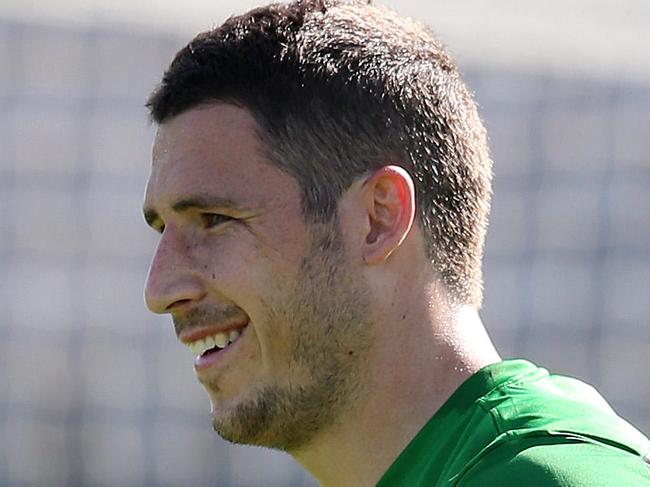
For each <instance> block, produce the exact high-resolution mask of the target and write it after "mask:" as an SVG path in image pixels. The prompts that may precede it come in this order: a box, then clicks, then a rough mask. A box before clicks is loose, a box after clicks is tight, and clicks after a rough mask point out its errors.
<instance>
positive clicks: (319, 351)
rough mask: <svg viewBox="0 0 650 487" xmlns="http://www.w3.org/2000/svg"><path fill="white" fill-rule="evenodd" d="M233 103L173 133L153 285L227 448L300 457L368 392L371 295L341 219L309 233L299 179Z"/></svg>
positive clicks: (164, 147) (158, 180)
mask: <svg viewBox="0 0 650 487" xmlns="http://www.w3.org/2000/svg"><path fill="white" fill-rule="evenodd" d="M255 129H256V125H255V121H254V119H253V118H252V117H251V116H250V115H249V113H248V112H247V111H246V110H243V109H240V108H237V107H234V106H232V105H227V104H218V105H211V106H209V107H202V108H200V109H194V110H190V111H188V112H185V113H183V114H180V115H178V116H177V117H175V118H173V119H172V120H170V121H168V122H165V123H164V124H162V125H161V126H160V127H159V129H158V132H157V135H156V139H155V142H154V148H153V164H152V170H151V175H150V178H149V182H148V186H147V193H146V198H145V205H144V208H145V218H146V219H147V221H148V222H149V224H150V225H151V226H152V227H153V228H154V229H156V230H158V231H159V232H161V237H160V241H159V243H158V247H157V249H156V253H155V255H154V257H153V261H152V263H151V268H150V272H149V278H148V281H147V286H146V292H145V295H146V300H147V305H148V306H149V308H150V309H151V310H152V311H154V312H157V313H170V314H171V315H172V318H173V321H174V325H175V330H176V334H177V336H178V338H179V340H180V341H181V342H182V343H184V344H186V345H187V346H188V349H191V352H192V355H194V356H195V358H194V367H195V370H196V373H197V377H198V379H199V381H200V382H201V384H202V385H203V386H204V387H205V389H206V391H207V393H208V395H209V397H210V400H211V404H212V416H213V425H214V427H215V429H216V430H217V432H218V433H219V434H220V435H221V436H223V437H224V438H225V439H227V440H230V441H233V442H238V443H247V444H256V445H263V446H269V447H273V448H279V449H283V450H287V451H292V450H296V449H299V448H300V447H302V446H304V445H305V444H307V443H308V442H309V441H310V440H312V439H313V438H314V437H315V435H317V434H318V433H319V432H321V431H323V430H324V429H325V428H327V427H329V426H332V425H334V424H335V423H336V422H337V420H338V419H340V418H341V417H342V415H343V414H345V412H346V411H347V410H349V409H350V408H351V407H353V405H354V404H356V403H357V402H358V401H359V398H360V397H361V395H362V394H363V391H362V388H363V384H364V369H363V365H364V362H365V360H364V358H366V357H367V352H368V344H369V343H370V341H371V337H370V335H371V332H372V329H371V325H370V323H369V322H368V318H367V316H369V314H368V312H367V311H368V308H369V306H368V297H367V293H366V290H365V286H363V285H362V283H361V282H360V279H359V278H357V277H356V273H355V272H354V271H352V270H350V266H349V262H347V261H346V256H345V255H346V253H345V251H344V244H343V237H342V235H341V234H340V232H339V230H338V225H337V224H336V222H333V223H331V224H326V225H318V226H315V225H307V224H306V223H305V221H304V218H303V215H302V211H301V192H300V189H299V187H298V185H297V183H296V181H295V180H294V179H293V178H292V177H290V176H289V175H287V174H285V173H283V172H281V171H280V170H279V169H277V168H276V167H274V166H273V165H271V164H270V163H269V162H268V161H267V160H266V159H265V157H264V155H263V154H264V153H263V150H262V147H261V145H260V142H259V140H258V138H257V136H256V133H255Z"/></svg>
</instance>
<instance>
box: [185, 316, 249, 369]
mask: <svg viewBox="0 0 650 487" xmlns="http://www.w3.org/2000/svg"><path fill="white" fill-rule="evenodd" d="M247 328H248V325H246V326H245V327H244V328H242V329H241V331H240V332H239V338H237V340H235V343H231V344H230V345H228V346H227V347H226V348H224V349H221V350H219V351H218V352H212V353H209V354H207V355H201V356H199V357H196V358H195V359H194V369H195V370H197V371H198V370H205V369H209V368H210V367H213V366H214V365H215V364H218V363H220V362H222V361H223V360H225V358H226V357H227V356H228V355H230V354H231V353H233V352H234V350H235V349H236V348H238V346H239V342H240V341H241V339H242V338H243V337H244V333H245V332H246V329H247Z"/></svg>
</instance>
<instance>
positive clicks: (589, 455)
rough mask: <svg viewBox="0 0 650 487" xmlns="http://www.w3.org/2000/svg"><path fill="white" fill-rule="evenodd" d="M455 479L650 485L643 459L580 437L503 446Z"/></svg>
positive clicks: (531, 486)
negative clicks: (582, 439)
mask: <svg viewBox="0 0 650 487" xmlns="http://www.w3.org/2000/svg"><path fill="white" fill-rule="evenodd" d="M455 480H456V482H455V483H454V484H453V485H456V486H457V487H478V486H481V487H491V486H495V487H496V486H503V485H526V486H527V487H538V486H539V487H574V486H579V485H585V486H586V485H589V486H600V485H602V486H606V485H626V486H631V487H634V486H639V487H640V486H645V487H650V472H649V471H648V468H647V466H646V464H645V463H644V461H643V459H641V458H640V457H639V456H637V455H634V454H632V453H629V452H627V451H624V450H621V449H620V448H616V447H613V446H609V445H605V444H602V443H594V442H589V441H581V440H580V439H576V438H567V437H558V438H552V437H539V438H527V439H517V440H513V441H510V442H506V443H505V444H502V445H500V446H499V447H498V448H495V449H494V450H492V451H490V452H489V453H488V454H486V455H485V456H484V457H482V458H481V459H480V460H479V461H478V462H476V463H475V464H474V465H473V466H472V467H471V468H470V469H468V470H466V471H465V472H464V473H463V475H462V476H460V477H458V478H456V479H455Z"/></svg>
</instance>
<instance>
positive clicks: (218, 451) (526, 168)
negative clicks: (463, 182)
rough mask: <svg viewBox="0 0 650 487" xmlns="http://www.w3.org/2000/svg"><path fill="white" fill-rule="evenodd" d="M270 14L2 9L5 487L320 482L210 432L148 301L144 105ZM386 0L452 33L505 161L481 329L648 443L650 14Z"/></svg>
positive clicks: (186, 366)
mask: <svg viewBox="0 0 650 487" xmlns="http://www.w3.org/2000/svg"><path fill="white" fill-rule="evenodd" d="M255 3H256V2H253V1H251V0H246V1H238V2H234V1H219V2H214V1H207V0H186V1H185V2H172V1H160V0H156V1H154V0H146V1H144V0H143V1H139V2H130V1H127V0H113V1H111V2H102V1H100V0H83V1H82V0H67V1H63V0H59V1H48V2H46V1H44V0H42V1H33V0H32V1H29V0H2V2H0V273H1V274H0V275H1V276H2V279H0V485H2V486H82V485H83V486H116V485H120V486H139V485H146V486H154V485H155V486H165V485H168V486H178V485H194V486H208V485H211V486H226V487H235V486H237V487H238V486H312V485H314V484H313V481H312V480H310V479H309V477H308V476H307V475H306V474H305V473H303V472H302V471H301V469H300V468H298V467H297V466H296V465H295V464H294V462H293V460H291V459H290V458H289V457H288V456H286V455H283V454H279V453H276V452H270V451H267V450H262V449H257V448H250V447H235V446H231V445H229V444H226V443H225V442H223V441H221V440H220V439H219V438H218V437H217V435H216V434H214V433H213V432H212V430H211V428H210V421H209V415H208V412H209V405H208V400H207V397H206V396H205V394H204V393H203V391H202V389H201V387H200V386H199V385H198V383H197V382H196V380H195V378H194V373H193V370H192V359H191V357H190V355H189V354H188V353H187V352H186V351H185V350H184V349H183V348H182V347H181V346H179V345H178V344H177V343H176V341H175V338H174V334H173V332H172V326H171V322H170V320H169V319H168V318H166V317H158V316H153V315H150V314H149V313H148V312H147V311H146V310H145V307H144V304H143V298H142V288H143V283H144V280H145V277H146V272H147V266H148V262H149V258H150V256H151V254H152V252H153V249H154V246H155V243H156V240H157V239H156V235H155V234H154V233H153V232H151V231H150V230H148V229H147V228H146V227H145V225H144V222H143V220H142V217H141V204H142V195H143V189H144V185H145V181H146V177H147V174H148V168H149V158H150V156H149V150H150V144H151V139H152V136H153V128H152V127H151V126H149V124H148V122H147V116H146V111H145V109H144V107H143V104H144V101H145V99H146V97H147V95H148V93H149V92H150V91H151V89H152V88H153V87H154V85H155V84H156V83H157V82H158V81H159V80H160V77H161V75H162V72H163V70H164V68H165V67H166V66H167V64H168V63H169V61H170V60H171V58H172V56H173V55H174V53H175V52H176V51H177V50H178V49H179V48H180V47H181V46H182V45H183V44H184V43H186V42H187V41H188V40H189V39H190V38H191V37H193V35H194V34H195V33H197V32H198V31H200V30H204V29H205V28H208V27H210V26H211V25H213V24H219V23H221V21H223V20H224V19H225V18H226V17H227V16H229V15H231V14H233V13H240V12H242V11H244V10H246V9H248V8H249V7H252V6H254V5H255ZM418 3H420V4H423V2H417V1H416V0H401V1H400V2H397V1H393V2H388V4H389V5H393V6H394V7H395V8H396V9H397V10H398V11H399V12H401V13H403V14H406V15H410V16H412V17H414V18H417V19H419V20H422V21H424V22H426V23H427V24H428V25H429V26H431V27H432V28H433V30H434V31H435V32H436V33H438V34H439V36H440V37H441V38H442V39H444V41H445V43H446V44H447V45H448V47H449V48H450V50H451V52H452V53H453V54H454V55H455V57H456V59H457V60H458V62H459V64H460V67H461V70H462V72H463V73H464V74H465V78H466V80H467V82H468V84H469V85H470V87H471V89H472V90H473V91H474V92H475V97H476V100H477V101H478V103H479V104H480V107H481V108H480V109H481V113H482V116H483V118H484V120H485V123H486V125H487V127H488V132H489V134H490V138H491V146H492V150H493V157H494V161H495V168H494V170H495V179H494V203H493V212H492V223H491V227H490V231H489V235H488V242H487V255H486V259H485V281H486V299H485V305H484V309H483V318H484V320H485V322H486V324H487V326H488V329H489V331H490V333H491V335H492V336H493V338H494V340H495V342H496V344H497V346H498V348H499V349H500V351H501V352H502V354H503V356H505V357H518V356H523V357H527V358H530V359H532V360H534V361H536V362H537V363H539V364H540V365H543V366H545V367H547V368H549V369H551V370H553V371H555V372H560V373H565V374H571V375H576V376H578V377H580V378H582V379H584V380H585V381H587V382H589V383H591V384H593V385H595V386H596V387H597V388H598V389H599V390H600V391H601V392H602V393H603V394H604V395H605V397H606V398H607V399H608V400H609V401H610V403H611V404H612V406H613V407H614V408H615V409H616V410H617V411H618V412H619V413H620V414H622V415H623V416H624V417H626V418H628V419H629V420H630V421H632V422H633V423H635V424H636V425H637V426H638V427H639V428H640V429H641V430H642V431H644V432H645V433H646V434H648V433H650V407H648V404H650V378H649V376H648V373H647V368H648V357H649V356H650V327H649V326H648V325H649V321H650V63H649V62H648V60H649V59H650V29H649V26H650V3H649V2H647V1H646V0H633V1H631V0H622V1H613V0H612V1H606V0H599V1H596V0H564V1H560V0H553V1H549V2H517V1H515V0H507V1H502V2H498V7H496V8H495V3H494V2H482V1H478V0H477V1H474V2H443V1H441V0H436V1H433V2H427V6H426V7H424V6H422V5H418Z"/></svg>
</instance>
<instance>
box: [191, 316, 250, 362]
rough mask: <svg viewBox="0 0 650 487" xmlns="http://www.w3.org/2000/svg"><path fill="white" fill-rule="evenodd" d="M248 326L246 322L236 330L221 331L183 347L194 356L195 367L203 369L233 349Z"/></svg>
mask: <svg viewBox="0 0 650 487" xmlns="http://www.w3.org/2000/svg"><path fill="white" fill-rule="evenodd" d="M248 325H249V323H248V322H247V323H246V324H245V325H244V326H241V327H239V328H237V329H232V330H227V331H221V332H218V333H214V334H212V335H206V336H203V337H201V338H198V339H196V340H193V341H188V342H185V343H184V345H185V346H186V347H187V348H188V350H189V351H190V353H191V354H192V355H193V356H194V365H195V367H196V368H205V367H208V366H210V365H212V363H214V360H215V359H216V358H217V356H220V355H222V354H224V353H225V352H226V351H227V350H229V349H231V348H233V346H234V344H235V343H237V341H238V340H239V338H240V337H241V335H242V333H243V332H244V330H245V329H246V328H247V327H248Z"/></svg>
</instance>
